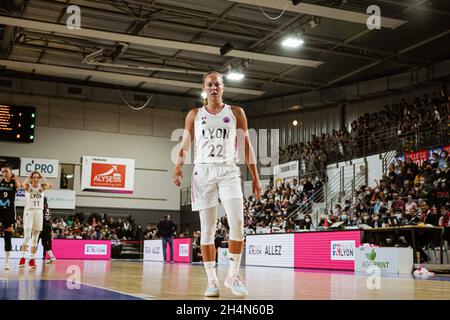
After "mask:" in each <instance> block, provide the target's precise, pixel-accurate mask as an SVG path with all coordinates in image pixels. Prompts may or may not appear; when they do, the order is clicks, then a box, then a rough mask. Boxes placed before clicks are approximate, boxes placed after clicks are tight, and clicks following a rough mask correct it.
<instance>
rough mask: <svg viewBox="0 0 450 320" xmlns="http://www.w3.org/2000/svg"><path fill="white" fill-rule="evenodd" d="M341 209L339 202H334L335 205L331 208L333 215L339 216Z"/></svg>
mask: <svg viewBox="0 0 450 320" xmlns="http://www.w3.org/2000/svg"><path fill="white" fill-rule="evenodd" d="M341 210H342V207H341V205H340V204H336V205H335V206H334V209H333V215H334V216H335V217H339V215H340V214H341Z"/></svg>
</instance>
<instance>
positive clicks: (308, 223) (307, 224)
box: [300, 214, 313, 230]
mask: <svg viewBox="0 0 450 320" xmlns="http://www.w3.org/2000/svg"><path fill="white" fill-rule="evenodd" d="M312 227H313V225H312V219H311V216H310V215H309V214H305V216H304V217H303V219H302V220H300V229H302V230H311V229H312Z"/></svg>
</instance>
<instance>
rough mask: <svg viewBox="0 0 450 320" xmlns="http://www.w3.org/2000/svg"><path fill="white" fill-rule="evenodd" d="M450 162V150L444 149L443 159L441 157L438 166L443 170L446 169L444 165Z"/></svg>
mask: <svg viewBox="0 0 450 320" xmlns="http://www.w3.org/2000/svg"><path fill="white" fill-rule="evenodd" d="M448 162H449V158H448V152H447V151H445V150H442V153H441V159H439V164H438V168H439V169H441V170H442V169H444V167H445V166H447V165H448Z"/></svg>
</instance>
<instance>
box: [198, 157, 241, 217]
mask: <svg viewBox="0 0 450 320" xmlns="http://www.w3.org/2000/svg"><path fill="white" fill-rule="evenodd" d="M191 187H192V191H191V200H192V202H191V203H192V210H193V211H198V210H204V209H207V208H212V207H215V206H217V205H219V197H220V201H222V202H223V201H226V200H229V199H242V198H243V194H242V184H241V170H240V169H239V167H238V166H237V165H234V164H233V165H219V164H196V165H195V166H194V171H193V172H192V182H191Z"/></svg>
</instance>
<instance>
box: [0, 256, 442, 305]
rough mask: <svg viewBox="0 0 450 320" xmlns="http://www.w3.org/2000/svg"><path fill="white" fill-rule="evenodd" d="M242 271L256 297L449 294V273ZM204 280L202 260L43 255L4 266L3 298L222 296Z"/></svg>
mask: <svg viewBox="0 0 450 320" xmlns="http://www.w3.org/2000/svg"><path fill="white" fill-rule="evenodd" d="M12 262H13V263H14V262H16V261H14V260H13V261H12ZM17 263H18V261H17ZM226 272H227V266H221V265H219V266H218V276H219V279H220V280H221V297H220V298H219V299H234V297H233V296H232V294H231V292H230V291H229V290H228V289H226V288H225V287H224V286H223V280H224V279H225V276H226ZM241 275H242V276H243V277H244V279H245V282H246V284H247V287H248V289H249V296H248V297H247V299H252V300H274V299H275V300H277V299H280V300H310V299H314V300H353V299H360V300H386V299H387V300H391V299H392V300H415V299H433V300H449V299H450V277H449V276H434V277H432V278H429V279H415V278H414V277H413V276H412V275H411V276H409V275H406V276H390V277H387V276H382V277H381V278H380V281H379V283H378V284H379V285H373V284H372V285H369V286H368V284H367V283H368V279H369V276H368V275H357V274H354V273H353V272H342V271H319V270H294V269H287V268H270V267H245V268H242V270H241ZM77 277H78V278H77ZM77 281H80V282H81V284H80V285H79V286H77ZM369 283H370V281H369ZM205 285H206V276H205V273H204V269H203V266H202V265H190V264H182V263H180V264H163V263H161V262H142V261H119V260H113V261H92V260H86V261H80V260H58V261H56V263H55V264H53V265H43V264H42V261H39V262H38V268H37V269H36V270H29V268H28V267H26V268H25V269H23V270H21V269H18V267H17V266H16V265H14V264H13V265H12V269H11V270H9V271H3V270H2V271H0V300H69V299H70V300H134V299H150V300H161V299H164V300H166V299H169V300H179V299H182V300H197V299H199V300H200V299H217V298H204V297H203V291H204V289H205ZM377 287H378V288H377Z"/></svg>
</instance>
